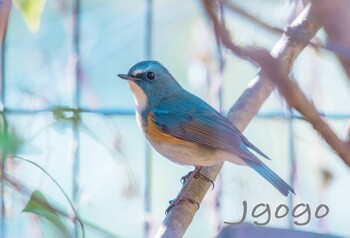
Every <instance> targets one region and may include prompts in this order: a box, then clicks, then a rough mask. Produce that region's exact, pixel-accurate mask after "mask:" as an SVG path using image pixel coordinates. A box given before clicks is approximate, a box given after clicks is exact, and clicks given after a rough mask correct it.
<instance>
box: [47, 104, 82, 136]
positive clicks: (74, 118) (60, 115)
mask: <svg viewBox="0 0 350 238" xmlns="http://www.w3.org/2000/svg"><path fill="white" fill-rule="evenodd" d="M52 113H53V117H54V119H55V121H56V123H55V126H56V128H57V129H58V130H59V131H61V130H63V129H66V128H71V126H72V123H73V124H76V125H79V124H80V123H81V117H80V111H79V110H76V109H73V108H69V107H56V108H53V109H52Z"/></svg>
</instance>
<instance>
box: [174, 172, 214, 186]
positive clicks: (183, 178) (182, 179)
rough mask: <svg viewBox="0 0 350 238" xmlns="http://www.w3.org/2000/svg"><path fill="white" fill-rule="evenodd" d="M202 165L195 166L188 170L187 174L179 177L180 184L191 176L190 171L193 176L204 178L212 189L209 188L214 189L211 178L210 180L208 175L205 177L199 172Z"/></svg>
mask: <svg viewBox="0 0 350 238" xmlns="http://www.w3.org/2000/svg"><path fill="white" fill-rule="evenodd" d="M202 168H203V167H195V169H194V170H193V171H190V172H188V174H186V175H185V176H182V177H181V180H180V181H181V183H182V184H185V183H186V181H187V180H188V179H189V178H190V177H191V174H192V173H195V174H194V176H193V177H194V178H202V179H204V180H205V181H207V182H210V183H211V185H212V189H211V190H213V189H214V187H215V184H214V182H213V180H211V179H210V178H208V177H206V176H205V175H203V174H202V173H201V169H202Z"/></svg>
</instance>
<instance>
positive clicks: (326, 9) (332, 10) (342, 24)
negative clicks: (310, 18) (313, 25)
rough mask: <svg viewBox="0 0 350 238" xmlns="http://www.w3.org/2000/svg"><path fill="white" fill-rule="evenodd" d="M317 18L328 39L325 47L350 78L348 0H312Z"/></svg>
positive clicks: (349, 17)
mask: <svg viewBox="0 0 350 238" xmlns="http://www.w3.org/2000/svg"><path fill="white" fill-rule="evenodd" d="M311 2H312V3H315V4H314V5H315V12H316V16H317V19H318V20H319V22H320V23H321V24H322V25H323V27H324V28H325V30H326V32H327V35H328V37H329V41H328V43H327V47H328V48H329V49H330V50H332V51H334V52H335V53H336V54H337V56H338V57H339V59H340V62H341V63H342V65H343V67H344V69H345V72H346V73H347V75H348V79H349V80H350V31H349V30H348V27H349V24H350V14H349V9H350V1H349V0H333V1H328V0H312V1H311Z"/></svg>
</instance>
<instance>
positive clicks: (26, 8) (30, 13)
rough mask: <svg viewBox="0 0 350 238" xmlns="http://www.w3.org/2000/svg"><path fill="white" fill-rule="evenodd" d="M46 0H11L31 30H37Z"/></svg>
mask: <svg viewBox="0 0 350 238" xmlns="http://www.w3.org/2000/svg"><path fill="white" fill-rule="evenodd" d="M45 2H46V0H13V3H14V5H15V6H16V7H17V9H18V10H19V11H20V12H21V13H22V16H23V18H24V20H25V22H26V23H27V26H28V28H29V30H30V31H31V32H38V30H39V28H40V21H41V14H42V12H43V10H44V6H45Z"/></svg>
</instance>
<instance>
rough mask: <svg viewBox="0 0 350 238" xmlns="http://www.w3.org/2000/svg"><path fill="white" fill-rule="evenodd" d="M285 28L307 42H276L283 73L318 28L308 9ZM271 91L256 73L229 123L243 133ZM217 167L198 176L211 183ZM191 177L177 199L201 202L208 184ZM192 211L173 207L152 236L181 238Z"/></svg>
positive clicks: (275, 51)
mask: <svg viewBox="0 0 350 238" xmlns="http://www.w3.org/2000/svg"><path fill="white" fill-rule="evenodd" d="M289 28H290V29H293V30H294V31H296V32H299V34H302V35H303V36H304V37H305V39H307V41H306V40H305V41H299V40H296V39H295V38H293V37H290V36H288V35H287V34H284V35H283V36H282V38H281V39H280V40H279V41H278V42H277V44H276V45H275V47H274V49H273V50H272V55H273V57H274V58H275V59H278V60H279V61H280V64H281V67H282V68H284V69H286V70H289V68H290V67H291V66H292V64H293V62H294V60H295V58H296V57H297V56H298V55H299V54H300V52H301V51H302V50H303V49H304V47H305V46H307V44H308V41H309V40H310V39H311V38H313V37H314V35H315V34H316V33H317V31H318V30H319V28H320V25H319V24H318V23H317V21H316V20H315V17H314V13H313V11H312V7H311V8H310V7H309V8H307V9H305V10H304V11H303V12H302V13H301V14H300V15H299V17H298V18H297V19H296V20H295V21H294V22H293V23H292V24H291V25H290V26H289ZM274 88H275V86H274V84H273V83H272V82H271V81H269V80H267V79H266V75H264V74H262V73H261V72H260V74H259V75H258V76H257V77H256V78H254V79H253V80H252V81H251V83H250V85H249V86H248V88H247V89H246V90H245V91H244V92H243V94H242V95H241V97H240V98H239V99H238V101H237V102H236V103H235V104H234V105H233V106H232V108H231V109H230V111H229V113H228V115H227V116H228V118H229V120H230V121H231V122H232V123H233V124H234V125H236V127H237V128H238V129H240V130H242V131H243V130H244V129H245V128H246V127H247V125H248V124H249V122H250V121H251V120H252V118H253V117H254V116H255V115H256V113H257V112H258V110H259V109H260V107H261V105H262V104H263V102H264V101H265V100H266V99H267V98H268V97H269V95H270V94H271V92H272V91H273V90H274ZM221 167H222V164H219V165H217V166H213V167H207V168H204V169H202V170H201V173H203V174H204V175H205V176H207V177H208V178H211V179H212V180H213V181H214V180H215V178H216V177H217V175H218V173H219V171H220V169H221ZM193 174H194V173H193ZM193 176H194V175H191V177H190V178H189V179H188V180H187V182H186V183H185V184H184V186H183V188H182V190H181V191H180V193H179V195H178V196H180V195H181V196H182V197H185V198H189V199H192V200H195V201H197V202H199V203H201V202H202V200H203V198H204V196H205V194H206V193H207V191H208V189H209V187H210V186H211V184H210V183H209V182H208V181H206V180H203V179H201V178H198V179H194V178H193ZM196 212H197V206H196V205H195V204H192V203H190V202H186V201H184V202H181V203H179V204H178V205H176V206H174V207H173V208H172V209H171V210H170V211H169V213H168V214H167V216H166V217H165V219H164V221H163V223H162V225H161V226H160V228H159V230H158V232H157V235H156V237H162V238H165V237H171V238H177V237H182V236H183V235H184V233H185V232H186V230H187V228H188V226H189V225H190V224H191V222H192V219H193V217H194V215H195V214H196Z"/></svg>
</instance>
